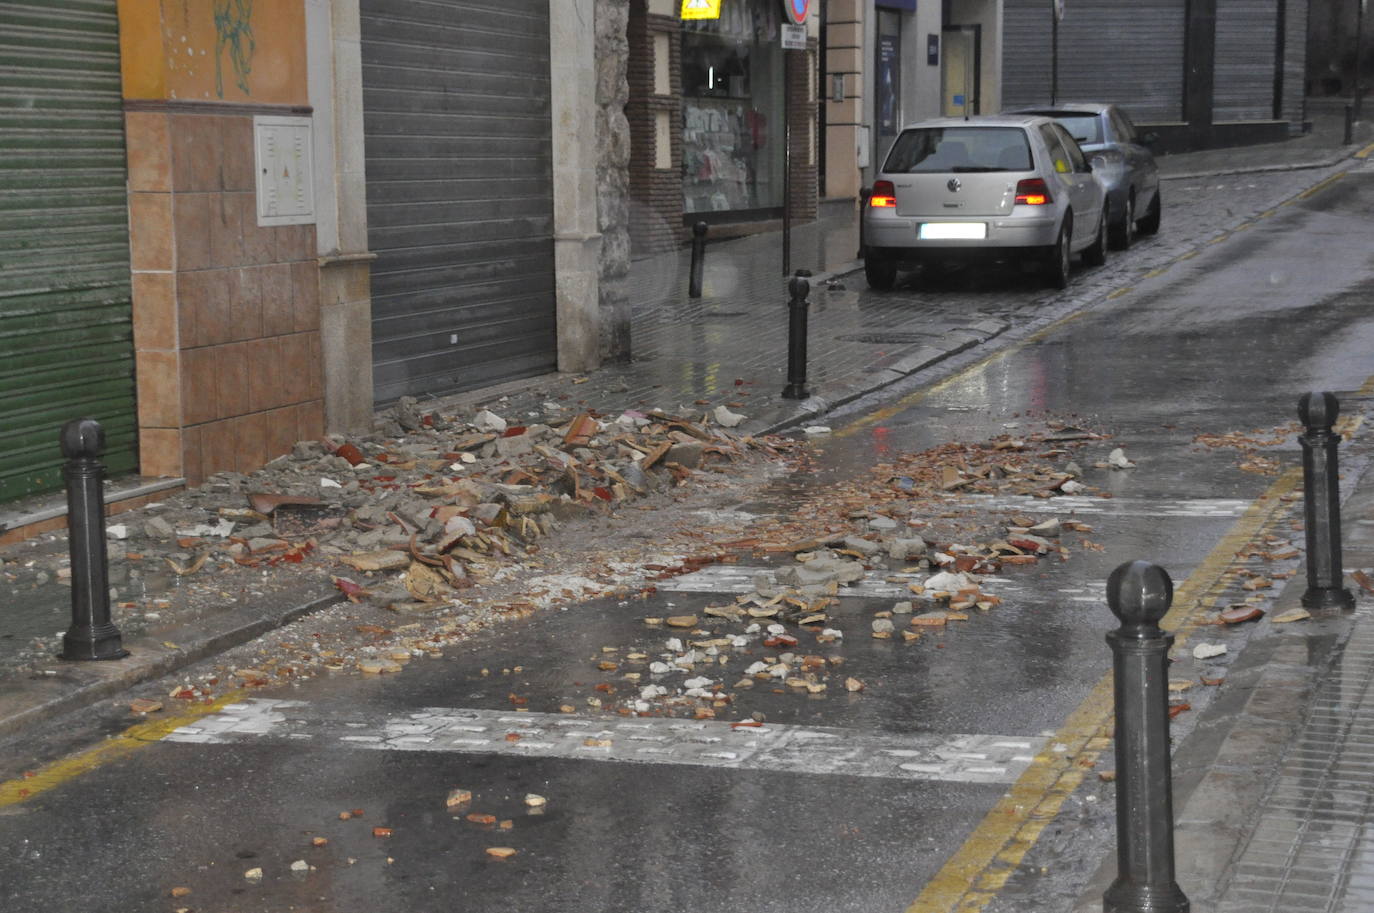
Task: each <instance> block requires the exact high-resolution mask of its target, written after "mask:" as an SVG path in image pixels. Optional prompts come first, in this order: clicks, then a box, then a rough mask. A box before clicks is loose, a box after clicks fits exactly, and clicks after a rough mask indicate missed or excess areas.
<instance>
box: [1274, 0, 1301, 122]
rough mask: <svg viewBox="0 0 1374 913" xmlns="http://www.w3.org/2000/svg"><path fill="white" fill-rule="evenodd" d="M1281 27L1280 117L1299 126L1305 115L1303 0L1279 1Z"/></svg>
mask: <svg viewBox="0 0 1374 913" xmlns="http://www.w3.org/2000/svg"><path fill="white" fill-rule="evenodd" d="M1280 2H1282V3H1283V5H1284V11H1283V26H1284V35H1285V38H1284V44H1283V107H1282V115H1283V119H1284V120H1286V121H1288V122H1289V123H1290V124H1292V125H1293V128H1294V129H1301V125H1302V122H1303V120H1304V119H1306V117H1307V104H1306V92H1305V89H1306V80H1307V10H1308V2H1307V0H1280Z"/></svg>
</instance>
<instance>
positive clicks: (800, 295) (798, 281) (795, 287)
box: [787, 276, 811, 301]
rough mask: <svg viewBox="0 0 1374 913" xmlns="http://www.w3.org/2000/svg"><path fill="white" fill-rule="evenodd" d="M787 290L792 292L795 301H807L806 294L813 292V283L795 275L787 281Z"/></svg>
mask: <svg viewBox="0 0 1374 913" xmlns="http://www.w3.org/2000/svg"><path fill="white" fill-rule="evenodd" d="M787 291H788V292H790V293H791V295H792V300H793V301H805V300H806V296H807V295H810V294H811V283H810V282H807V281H806V280H805V279H803V278H802V277H801V276H794V277H793V278H792V279H791V280H790V281H789V282H788V283H787Z"/></svg>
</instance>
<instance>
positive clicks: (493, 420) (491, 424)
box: [472, 409, 508, 434]
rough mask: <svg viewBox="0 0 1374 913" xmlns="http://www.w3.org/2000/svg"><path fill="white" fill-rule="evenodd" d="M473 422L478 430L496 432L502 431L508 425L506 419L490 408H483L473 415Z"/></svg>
mask: <svg viewBox="0 0 1374 913" xmlns="http://www.w3.org/2000/svg"><path fill="white" fill-rule="evenodd" d="M472 424H473V427H475V428H476V429H477V430H478V431H486V432H495V433H496V434H500V433H502V432H503V431H505V430H506V428H507V427H508V426H507V424H506V420H505V419H503V418H502V417H501V416H499V415H497V414H496V413H495V412H492V411H491V410H490V409H483V410H482V411H481V412H479V413H477V414H476V415H475V416H473V419H472Z"/></svg>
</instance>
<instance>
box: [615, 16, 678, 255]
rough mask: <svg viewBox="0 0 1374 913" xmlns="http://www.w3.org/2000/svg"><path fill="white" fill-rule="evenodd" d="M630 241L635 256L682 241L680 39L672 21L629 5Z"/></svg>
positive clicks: (658, 250) (675, 25) (671, 247)
mask: <svg viewBox="0 0 1374 913" xmlns="http://www.w3.org/2000/svg"><path fill="white" fill-rule="evenodd" d="M629 43H630V65H629V74H628V75H629V82H630V102H629V104H628V105H626V107H625V114H626V116H627V117H628V118H629V121H630V237H631V245H632V248H633V251H634V253H636V254H649V253H659V252H662V251H666V250H672V249H674V248H676V247H679V246H681V245H682V244H683V243H685V242H686V240H687V238H688V233H687V230H686V228H685V227H684V226H683V224H682V36H681V27H680V26H679V24H678V21H677V20H676V19H675V18H673V17H672V16H662V15H654V14H651V13H648V12H647V11H646V10H645V4H644V0H632V2H631V4H630V25H629Z"/></svg>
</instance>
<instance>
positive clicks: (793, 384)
mask: <svg viewBox="0 0 1374 913" xmlns="http://www.w3.org/2000/svg"><path fill="white" fill-rule="evenodd" d="M810 275H811V271H810V270H805V269H799V270H797V272H796V275H794V276H793V277H792V279H791V280H790V281H789V282H788V283H787V291H788V292H789V293H790V294H791V298H790V299H789V300H788V302H787V310H788V317H789V319H788V324H787V386H786V387H785V388H784V389H783V391H782V397H783V399H806V398H807V397H808V396H810V395H811V394H810V392H809V391H807V389H806V332H807V331H806V309H807V308H808V307H809V306H810V303H809V302H808V301H807V300H806V299H807V296H808V295H810V294H811V283H810V282H808V281H807V280H806V277H807V276H810Z"/></svg>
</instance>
